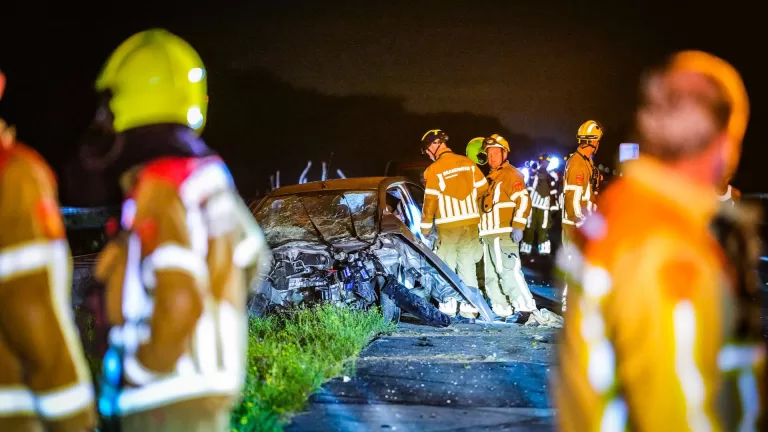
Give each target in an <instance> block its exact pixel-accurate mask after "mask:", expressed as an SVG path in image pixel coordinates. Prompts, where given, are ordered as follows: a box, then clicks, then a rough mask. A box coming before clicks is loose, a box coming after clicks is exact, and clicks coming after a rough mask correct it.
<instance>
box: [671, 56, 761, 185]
mask: <svg viewBox="0 0 768 432" xmlns="http://www.w3.org/2000/svg"><path fill="white" fill-rule="evenodd" d="M670 70H671V71H675V72H696V73H700V74H704V75H705V76H707V77H709V78H710V79H712V80H714V81H715V82H717V83H718V84H719V85H720V86H721V87H722V88H723V89H724V90H725V94H726V97H727V98H728V102H730V105H731V115H730V117H729V119H728V126H727V131H728V135H729V136H730V138H731V139H730V143H729V144H730V146H729V147H728V148H727V149H726V157H725V158H726V166H725V172H724V176H725V177H726V178H728V179H730V178H731V177H733V175H734V173H735V172H736V169H737V168H738V166H739V160H740V159H741V145H742V140H743V139H744V133H745V132H746V130H747V123H748V121H749V97H748V96H747V89H746V88H745V87H744V81H742V79H741V75H739V72H738V71H736V69H735V68H734V67H733V66H732V65H731V64H729V63H728V62H726V61H725V60H723V59H721V58H719V57H715V56H714V55H712V54H708V53H705V52H702V51H681V52H679V53H676V54H675V55H674V56H673V57H672V61H671V64H670Z"/></svg>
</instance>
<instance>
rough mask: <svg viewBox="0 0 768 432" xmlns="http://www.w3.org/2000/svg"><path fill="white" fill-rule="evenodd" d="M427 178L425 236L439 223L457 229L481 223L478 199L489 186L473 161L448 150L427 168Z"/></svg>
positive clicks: (425, 176) (422, 227)
mask: <svg viewBox="0 0 768 432" xmlns="http://www.w3.org/2000/svg"><path fill="white" fill-rule="evenodd" d="M424 178H425V180H426V190H425V191H424V193H425V196H424V210H423V211H422V221H421V231H422V233H423V234H425V235H426V234H429V232H430V231H431V230H432V227H433V226H434V225H435V224H437V225H439V226H440V227H445V228H454V227H461V226H465V225H473V224H477V223H478V222H479V221H480V213H479V210H478V207H477V205H478V202H477V200H478V197H479V196H482V195H483V194H484V193H485V192H486V190H487V188H488V183H487V181H486V179H485V177H484V176H483V173H482V172H481V171H480V169H479V168H478V167H477V165H475V163H474V162H472V160H471V159H469V158H468V157H466V156H461V155H458V154H456V153H453V152H452V151H451V150H449V149H444V150H442V151H441V152H440V153H439V154H438V155H437V160H435V162H433V163H432V165H430V166H429V167H427V169H426V171H425V172H424Z"/></svg>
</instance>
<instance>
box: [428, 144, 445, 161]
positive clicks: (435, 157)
mask: <svg viewBox="0 0 768 432" xmlns="http://www.w3.org/2000/svg"><path fill="white" fill-rule="evenodd" d="M442 145H443V143H442V142H441V143H440V145H438V146H437V150H435V151H434V152H432V151H429V147H432V144H430V145H429V147H427V153H429V155H430V158H431V159H432V160H435V159H437V151H438V150H440V146H442Z"/></svg>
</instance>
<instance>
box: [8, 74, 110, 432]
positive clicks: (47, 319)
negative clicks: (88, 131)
mask: <svg viewBox="0 0 768 432" xmlns="http://www.w3.org/2000/svg"><path fill="white" fill-rule="evenodd" d="M4 84H5V76H4V75H3V73H2V72H0V99H2V95H3V90H4ZM56 190H57V188H56V179H55V178H54V175H53V172H52V171H51V169H50V168H49V167H48V165H47V164H46V163H45V161H44V160H43V159H42V158H41V157H40V155H38V154H37V153H36V152H35V151H34V150H32V149H30V148H29V147H27V146H25V145H24V144H22V143H19V142H17V141H16V137H15V134H14V129H13V128H12V127H9V126H8V125H6V123H5V122H4V121H3V120H2V119H0V221H1V224H0V226H2V229H1V230H0V431H21V432H24V431H43V430H50V431H64V432H69V431H78V432H79V431H87V430H92V428H93V427H95V426H96V415H95V409H94V391H93V383H92V381H91V373H90V370H89V368H88V364H87V362H86V359H85V355H84V354H83V348H82V345H81V343H80V338H79V336H78V334H77V329H76V327H75V324H74V317H73V314H72V303H71V300H70V296H71V294H70V289H71V278H72V261H71V258H70V252H69V246H68V244H67V239H66V231H65V229H64V222H63V221H62V218H61V213H60V211H59V205H58V198H57V191H56Z"/></svg>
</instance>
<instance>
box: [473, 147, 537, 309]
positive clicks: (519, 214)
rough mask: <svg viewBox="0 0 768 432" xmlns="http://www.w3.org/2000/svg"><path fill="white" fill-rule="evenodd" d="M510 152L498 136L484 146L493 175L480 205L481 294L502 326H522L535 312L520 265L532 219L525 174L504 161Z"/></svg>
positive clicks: (533, 302)
mask: <svg viewBox="0 0 768 432" xmlns="http://www.w3.org/2000/svg"><path fill="white" fill-rule="evenodd" d="M509 150H510V148H509V142H508V141H507V140H506V139H505V138H504V137H502V136H499V135H498V134H493V135H491V136H490V137H489V138H486V139H485V141H484V142H483V152H484V153H485V154H486V155H487V158H488V164H489V165H490V167H491V172H490V173H489V174H488V181H489V187H488V192H487V194H485V195H483V196H482V197H481V200H480V208H481V219H480V236H481V238H482V239H483V262H484V265H485V267H484V269H485V271H484V273H485V290H486V293H487V294H488V297H490V299H491V303H492V308H493V312H494V313H495V314H496V315H497V316H498V317H499V318H500V319H501V320H505V321H509V322H516V323H519V324H525V323H526V322H527V321H528V318H529V317H530V315H531V313H532V312H534V311H536V301H535V300H534V298H533V295H532V294H531V290H530V289H529V288H528V283H527V282H526V281H525V277H524V276H523V267H522V262H521V260H520V241H521V240H522V239H523V230H525V225H526V223H527V221H528V216H529V215H530V213H531V199H530V197H529V195H528V190H527V189H526V188H525V178H524V177H523V174H522V173H521V172H520V171H518V169H517V168H515V167H513V166H512V165H511V164H510V163H509V161H507V156H508V155H509Z"/></svg>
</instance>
